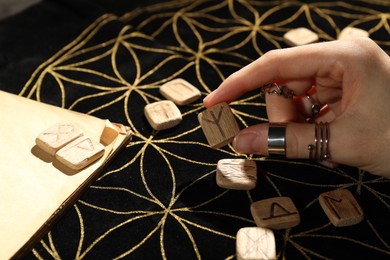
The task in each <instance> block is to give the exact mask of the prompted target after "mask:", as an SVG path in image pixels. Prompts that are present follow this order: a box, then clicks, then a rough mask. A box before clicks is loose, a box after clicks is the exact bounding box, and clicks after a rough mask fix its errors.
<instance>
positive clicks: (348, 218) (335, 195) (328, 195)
mask: <svg viewBox="0 0 390 260" xmlns="http://www.w3.org/2000/svg"><path fill="white" fill-rule="evenodd" d="M319 202H320V205H321V207H322V209H323V210H324V212H325V214H326V215H327V216H328V218H329V220H330V222H332V224H333V225H334V226H336V227H345V226H352V225H355V224H358V223H360V222H361V221H362V220H363V219H364V213H363V210H362V208H361V207H360V205H359V204H358V202H357V201H356V199H355V198H354V196H353V195H352V193H351V192H350V191H349V190H334V191H329V192H325V193H322V194H321V195H320V196H319Z"/></svg>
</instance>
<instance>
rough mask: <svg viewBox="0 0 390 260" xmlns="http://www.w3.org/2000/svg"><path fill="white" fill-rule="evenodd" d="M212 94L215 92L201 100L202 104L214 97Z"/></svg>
mask: <svg viewBox="0 0 390 260" xmlns="http://www.w3.org/2000/svg"><path fill="white" fill-rule="evenodd" d="M214 92H215V90H214V91H212V92H211V93H210V94H208V95H207V96H206V97H205V98H204V99H203V103H204V102H207V101H208V100H210V98H211V97H212V96H213V95H214Z"/></svg>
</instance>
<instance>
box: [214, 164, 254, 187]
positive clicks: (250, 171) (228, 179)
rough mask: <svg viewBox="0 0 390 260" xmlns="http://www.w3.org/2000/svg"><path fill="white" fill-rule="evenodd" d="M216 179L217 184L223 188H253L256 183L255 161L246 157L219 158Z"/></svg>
mask: <svg viewBox="0 0 390 260" xmlns="http://www.w3.org/2000/svg"><path fill="white" fill-rule="evenodd" d="M216 181H217V185H218V186H219V187H221V188H224V189H233V190H251V189H254V188H255V187H256V184H257V166H256V162H255V161H251V160H247V159H222V160H219V161H218V164H217V174H216Z"/></svg>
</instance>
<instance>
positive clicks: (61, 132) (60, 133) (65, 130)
mask: <svg viewBox="0 0 390 260" xmlns="http://www.w3.org/2000/svg"><path fill="white" fill-rule="evenodd" d="M73 130H74V127H73V126H72V125H59V126H58V127H57V129H56V130H55V131H54V132H46V133H43V135H55V136H56V139H55V140H56V141H59V140H62V139H63V137H66V136H67V135H68V134H69V133H71V132H73Z"/></svg>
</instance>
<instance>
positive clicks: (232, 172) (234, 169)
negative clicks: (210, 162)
mask: <svg viewBox="0 0 390 260" xmlns="http://www.w3.org/2000/svg"><path fill="white" fill-rule="evenodd" d="M253 169H255V167H254V166H251V165H245V164H243V163H242V162H240V161H239V162H234V161H230V162H229V163H223V164H222V166H221V170H222V171H223V172H224V175H223V177H224V178H230V177H233V178H237V179H251V180H254V179H255V176H254V174H253V172H252V170H253Z"/></svg>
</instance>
